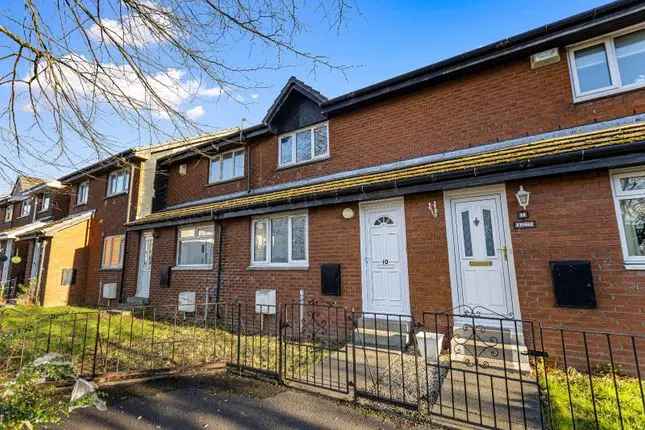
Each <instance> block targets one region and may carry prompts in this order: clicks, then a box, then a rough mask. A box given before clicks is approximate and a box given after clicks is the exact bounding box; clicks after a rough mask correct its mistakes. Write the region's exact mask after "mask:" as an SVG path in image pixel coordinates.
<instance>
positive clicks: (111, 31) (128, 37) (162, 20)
mask: <svg viewBox="0 0 645 430" xmlns="http://www.w3.org/2000/svg"><path fill="white" fill-rule="evenodd" d="M140 6H141V7H142V8H145V10H144V13H145V18H143V17H142V15H139V14H135V15H124V16H123V17H122V18H120V19H109V18H103V19H101V20H100V21H99V22H100V25H99V24H98V23H95V24H93V25H92V26H90V27H89V28H88V29H87V32H88V34H89V36H90V38H92V39H94V40H103V41H105V42H106V43H109V44H113V43H114V42H116V43H119V44H121V45H133V46H137V47H142V46H145V45H148V44H153V43H159V42H161V41H162V38H164V36H162V35H160V34H159V33H160V32H159V30H158V29H159V28H161V29H163V31H165V32H167V33H169V34H173V33H175V30H176V29H175V28H173V26H172V24H171V21H170V20H169V19H168V16H167V13H168V12H167V11H166V10H165V9H164V8H162V7H160V6H158V5H156V4H155V3H153V2H142V3H141V4H140ZM151 28H154V29H155V30H154V31H152V30H151Z"/></svg>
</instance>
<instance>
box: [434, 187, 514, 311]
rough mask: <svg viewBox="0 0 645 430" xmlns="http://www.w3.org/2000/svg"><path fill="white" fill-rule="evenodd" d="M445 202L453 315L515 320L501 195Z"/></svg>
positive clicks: (512, 287)
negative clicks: (447, 212) (460, 314)
mask: <svg viewBox="0 0 645 430" xmlns="http://www.w3.org/2000/svg"><path fill="white" fill-rule="evenodd" d="M448 203H449V206H448V205H447V206H448V207H447V209H448V210H449V211H450V214H449V215H450V216H449V220H451V222H450V224H451V225H450V228H451V232H450V233H451V234H449V244H448V245H449V246H450V247H451V248H452V249H451V251H452V252H451V254H452V260H453V261H452V263H453V264H452V267H453V268H454V269H453V271H454V273H453V274H452V275H453V276H452V279H453V281H456V282H455V283H456V285H454V284H453V288H456V291H453V298H456V301H457V303H456V306H457V309H456V312H457V313H471V312H472V313H474V314H477V315H482V316H489V317H505V318H515V317H517V315H516V313H515V312H514V294H513V293H514V285H513V284H512V277H511V272H510V266H509V258H510V256H509V252H510V247H509V243H508V242H509V240H508V237H509V235H508V234H507V232H508V230H507V229H508V227H507V222H506V221H505V216H504V207H503V206H502V204H503V202H502V196H501V195H500V194H488V195H479V196H473V197H464V198H451V199H449V200H448ZM455 293H456V294H455Z"/></svg>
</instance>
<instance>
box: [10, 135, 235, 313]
mask: <svg viewBox="0 0 645 430" xmlns="http://www.w3.org/2000/svg"><path fill="white" fill-rule="evenodd" d="M224 133H228V131H224ZM213 136H217V134H215V135H209V136H201V137H197V138H195V139H191V140H181V141H171V142H167V143H163V144H160V145H156V146H150V147H141V148H133V149H129V150H126V151H123V152H121V153H119V154H116V155H114V156H112V157H110V158H108V159H106V160H102V161H100V162H97V163H94V164H92V165H89V166H86V167H84V168H81V169H79V170H77V171H74V172H72V173H70V174H68V175H65V176H63V177H61V178H59V179H58V180H52V181H46V180H44V179H40V178H32V177H27V176H20V177H19V178H18V179H17V181H16V183H15V185H14V187H13V189H12V191H11V193H10V195H8V196H5V197H3V198H2V199H1V200H0V211H1V212H2V216H3V218H2V220H3V221H4V222H3V223H2V224H1V225H0V245H1V249H2V265H1V266H0V270H1V275H0V276H1V277H2V278H1V279H2V281H1V283H0V286H1V287H2V293H1V294H0V297H5V298H13V297H15V296H16V295H17V294H19V293H22V294H26V295H28V296H29V298H30V299H31V300H32V301H34V302H35V303H38V304H41V305H44V306H61V305H68V304H70V305H83V304H85V305H92V306H96V305H109V304H112V303H118V301H119V300H118V298H119V292H120V291H121V288H120V287H121V285H122V279H123V262H124V259H125V249H126V246H125V245H126V236H125V224H126V223H127V222H128V221H133V220H135V219H136V218H137V217H138V216H144V215H146V214H147V213H149V212H150V210H151V203H152V189H153V188H152V186H153V183H154V176H155V171H156V160H157V159H158V158H160V157H163V156H167V155H168V154H171V153H172V152H173V151H177V150H184V149H185V148H187V147H190V146H191V145H196V144H198V143H201V142H202V141H203V140H204V139H205V138H207V139H210V138H212V137H213Z"/></svg>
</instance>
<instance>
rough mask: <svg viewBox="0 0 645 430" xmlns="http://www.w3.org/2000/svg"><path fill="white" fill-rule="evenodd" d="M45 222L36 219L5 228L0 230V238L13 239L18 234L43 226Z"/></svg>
mask: <svg viewBox="0 0 645 430" xmlns="http://www.w3.org/2000/svg"><path fill="white" fill-rule="evenodd" d="M45 224H46V223H44V222H42V221H36V222H32V223H30V224H27V225H23V226H20V227H14V228H12V229H9V230H5V231H3V232H0V239H15V238H17V237H19V236H22V235H25V234H28V233H31V232H33V231H35V230H38V229H39V228H40V227H42V226H44V225H45Z"/></svg>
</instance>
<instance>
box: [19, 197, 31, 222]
mask: <svg viewBox="0 0 645 430" xmlns="http://www.w3.org/2000/svg"><path fill="white" fill-rule="evenodd" d="M30 213H31V199H28V200H23V202H22V205H21V206H20V217H21V218H22V217H25V216H27V215H29V214H30Z"/></svg>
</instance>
